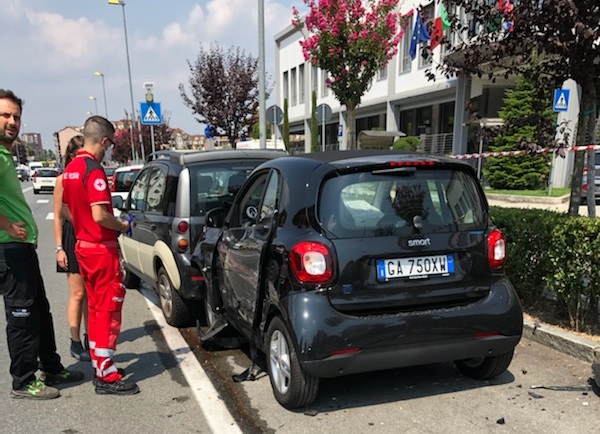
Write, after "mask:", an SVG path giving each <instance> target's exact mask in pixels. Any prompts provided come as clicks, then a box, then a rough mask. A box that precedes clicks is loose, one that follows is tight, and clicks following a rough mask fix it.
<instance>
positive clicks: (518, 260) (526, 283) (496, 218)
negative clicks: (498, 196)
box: [491, 207, 568, 308]
mask: <svg viewBox="0 0 600 434" xmlns="http://www.w3.org/2000/svg"><path fill="white" fill-rule="evenodd" d="M491 215H492V221H493V223H494V224H495V225H496V226H498V228H499V229H500V230H501V231H502V232H503V233H504V236H505V238H506V250H507V262H506V274H507V275H508V277H509V279H510V280H511V282H512V283H513V285H514V287H515V289H516V290H517V293H518V294H519V297H520V299H521V302H522V303H523V306H524V307H525V308H531V307H535V306H536V304H538V302H539V301H540V300H541V299H542V294H543V293H544V291H545V288H546V280H545V279H546V277H547V276H548V275H550V274H552V273H553V272H554V265H553V263H552V262H551V260H550V256H549V255H548V252H549V249H550V248H551V242H550V240H551V238H552V233H553V232H554V230H555V228H556V227H557V226H560V225H562V224H564V222H565V221H566V220H567V219H568V217H567V216H566V215H565V214H561V213H558V212H554V211H546V210H539V209H520V208H501V207H492V208H491Z"/></svg>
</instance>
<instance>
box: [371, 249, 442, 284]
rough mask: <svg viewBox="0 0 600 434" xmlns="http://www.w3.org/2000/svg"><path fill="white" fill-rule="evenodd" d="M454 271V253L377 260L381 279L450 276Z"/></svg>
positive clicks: (378, 273)
mask: <svg viewBox="0 0 600 434" xmlns="http://www.w3.org/2000/svg"><path fill="white" fill-rule="evenodd" d="M452 273H454V257H453V256H452V255H437V256H420V257H415V258H399V259H379V260H378V261H377V278H378V279H379V280H390V279H396V278H399V277H411V278H415V277H427V276H434V275H442V276H449V275H450V274H452Z"/></svg>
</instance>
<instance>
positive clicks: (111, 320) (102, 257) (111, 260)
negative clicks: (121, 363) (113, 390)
mask: <svg viewBox="0 0 600 434" xmlns="http://www.w3.org/2000/svg"><path fill="white" fill-rule="evenodd" d="M75 254H76V255H77V260H78V261H79V268H80V271H81V275H82V277H83V280H84V282H85V290H86V292H87V296H88V312H89V319H88V322H89V324H88V334H89V341H90V355H91V357H92V365H93V366H94V368H95V369H96V377H98V378H102V379H103V380H104V381H107V382H115V381H119V380H120V379H121V375H120V374H119V373H118V372H117V367H116V366H115V364H114V362H113V354H114V351H115V349H116V346H117V338H118V337H119V333H120V331H121V310H122V308H123V299H124V298H125V288H124V286H123V284H122V282H123V278H122V275H121V270H120V268H119V249H118V246H117V242H116V241H108V242H102V243H91V242H88V241H77V244H76V247H75Z"/></svg>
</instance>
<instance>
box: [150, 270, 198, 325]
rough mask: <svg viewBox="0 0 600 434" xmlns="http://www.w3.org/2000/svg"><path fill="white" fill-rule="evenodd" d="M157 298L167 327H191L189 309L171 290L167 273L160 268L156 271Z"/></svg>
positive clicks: (171, 286) (175, 292)
mask: <svg viewBox="0 0 600 434" xmlns="http://www.w3.org/2000/svg"><path fill="white" fill-rule="evenodd" d="M157 288H158V298H159V299H160V307H161V309H162V311H163V315H164V316H165V319H166V320H167V323H168V324H169V325H172V326H173V327H188V326H190V325H191V319H192V316H191V315H190V311H189V307H188V305H187V304H186V302H185V301H184V300H183V299H182V298H181V296H180V295H179V293H178V292H177V291H176V290H175V289H174V288H173V284H172V283H171V279H169V276H168V275H167V271H166V270H165V269H164V268H163V267H160V268H159V269H158V286H157Z"/></svg>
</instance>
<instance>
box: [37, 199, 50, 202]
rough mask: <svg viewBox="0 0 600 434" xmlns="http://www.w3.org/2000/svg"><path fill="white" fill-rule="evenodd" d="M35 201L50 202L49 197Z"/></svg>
mask: <svg viewBox="0 0 600 434" xmlns="http://www.w3.org/2000/svg"><path fill="white" fill-rule="evenodd" d="M36 202H37V203H48V202H50V199H38V200H37V201H36Z"/></svg>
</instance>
